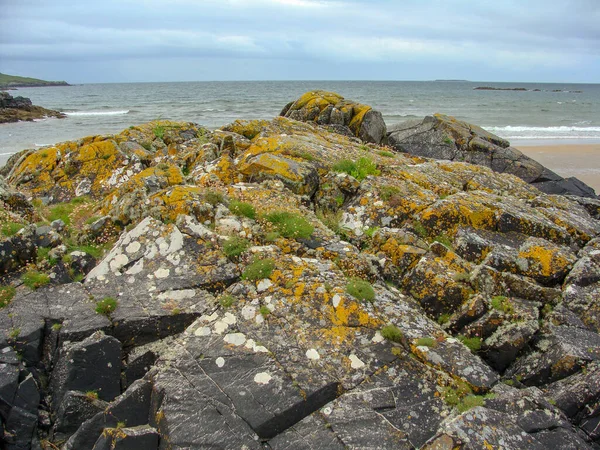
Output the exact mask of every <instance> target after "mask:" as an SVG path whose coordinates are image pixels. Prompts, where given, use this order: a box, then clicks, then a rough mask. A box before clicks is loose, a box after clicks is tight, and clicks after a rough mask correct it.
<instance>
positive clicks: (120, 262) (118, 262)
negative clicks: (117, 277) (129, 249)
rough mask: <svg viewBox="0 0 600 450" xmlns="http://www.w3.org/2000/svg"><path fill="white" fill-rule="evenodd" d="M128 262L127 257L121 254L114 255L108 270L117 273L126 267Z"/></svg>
mask: <svg viewBox="0 0 600 450" xmlns="http://www.w3.org/2000/svg"><path fill="white" fill-rule="evenodd" d="M128 262H129V258H128V257H127V255H124V254H122V253H120V254H118V255H116V256H115V257H114V258H113V260H112V261H111V262H110V270H112V271H113V272H117V271H118V270H119V269H120V268H121V267H123V266H124V265H126V264H127V263H128Z"/></svg>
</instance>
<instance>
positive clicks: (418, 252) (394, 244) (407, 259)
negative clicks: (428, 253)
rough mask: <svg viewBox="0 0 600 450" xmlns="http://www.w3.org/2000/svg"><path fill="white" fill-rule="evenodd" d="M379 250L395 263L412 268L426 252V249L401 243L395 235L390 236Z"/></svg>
mask: <svg viewBox="0 0 600 450" xmlns="http://www.w3.org/2000/svg"><path fill="white" fill-rule="evenodd" d="M379 250H381V251H382V252H383V253H385V254H386V256H388V257H389V258H390V259H391V260H392V263H394V265H400V266H402V267H406V268H408V269H410V268H412V267H413V266H414V265H415V264H416V263H417V262H418V261H419V259H420V258H421V256H423V254H425V250H423V249H420V248H417V247H413V246H412V245H404V244H400V243H399V242H398V241H397V240H396V239H394V238H393V237H392V238H389V239H388V240H387V241H386V242H385V243H384V244H383V245H382V246H381V247H380V249H379Z"/></svg>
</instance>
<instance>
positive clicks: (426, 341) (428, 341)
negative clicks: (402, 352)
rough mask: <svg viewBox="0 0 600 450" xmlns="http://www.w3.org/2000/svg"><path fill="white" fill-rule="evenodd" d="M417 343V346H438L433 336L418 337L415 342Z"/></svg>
mask: <svg viewBox="0 0 600 450" xmlns="http://www.w3.org/2000/svg"><path fill="white" fill-rule="evenodd" d="M415 345H416V346H417V347H435V346H437V342H436V340H435V339H433V338H430V337H422V338H419V339H417V342H415Z"/></svg>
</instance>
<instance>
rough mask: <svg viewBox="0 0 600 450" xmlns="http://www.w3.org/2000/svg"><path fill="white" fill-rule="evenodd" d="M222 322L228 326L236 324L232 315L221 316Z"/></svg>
mask: <svg viewBox="0 0 600 450" xmlns="http://www.w3.org/2000/svg"><path fill="white" fill-rule="evenodd" d="M221 320H223V322H225V323H226V324H228V325H233V324H234V323H236V322H237V317H235V316H234V315H233V314H231V313H229V312H228V313H225V315H224V316H223V319H221Z"/></svg>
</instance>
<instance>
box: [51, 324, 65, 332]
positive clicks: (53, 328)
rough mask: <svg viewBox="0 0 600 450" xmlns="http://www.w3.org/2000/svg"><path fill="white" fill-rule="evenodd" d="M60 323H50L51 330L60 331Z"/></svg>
mask: <svg viewBox="0 0 600 450" xmlns="http://www.w3.org/2000/svg"><path fill="white" fill-rule="evenodd" d="M62 326H63V325H62V323H55V324H53V325H52V330H54V331H60V330H61V329H62Z"/></svg>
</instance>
